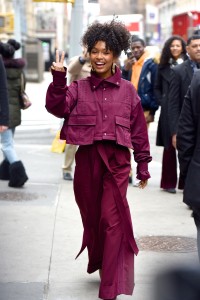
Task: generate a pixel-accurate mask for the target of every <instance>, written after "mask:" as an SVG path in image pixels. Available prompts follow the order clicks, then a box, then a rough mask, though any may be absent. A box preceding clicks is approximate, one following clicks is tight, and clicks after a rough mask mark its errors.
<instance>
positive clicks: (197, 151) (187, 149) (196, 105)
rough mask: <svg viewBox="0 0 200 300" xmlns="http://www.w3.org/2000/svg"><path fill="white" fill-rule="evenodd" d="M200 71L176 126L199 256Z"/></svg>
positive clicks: (182, 172) (193, 80)
mask: <svg viewBox="0 0 200 300" xmlns="http://www.w3.org/2000/svg"><path fill="white" fill-rule="evenodd" d="M199 91H200V70H198V71H196V72H195V73H194V76H193V79H192V81H191V86H190V87H189V89H188V92H187V94H186V96H185V98H184V103H183V107H182V110H181V114H180V118H179V122H178V129H177V150H178V158H179V164H180V177H181V178H182V180H183V182H184V184H185V186H184V192H183V201H184V202H185V203H186V204H187V205H189V206H190V207H191V208H192V210H193V217H194V222H195V224H196V227H197V246H198V254H199V259H200V93H199Z"/></svg>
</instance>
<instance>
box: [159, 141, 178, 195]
mask: <svg viewBox="0 0 200 300" xmlns="http://www.w3.org/2000/svg"><path fill="white" fill-rule="evenodd" d="M176 184H177V158H176V149H175V148H174V147H173V146H172V144H171V145H170V146H169V147H168V148H164V150H163V158H162V175H161V184H160V187H161V188H163V189H175V188H176Z"/></svg>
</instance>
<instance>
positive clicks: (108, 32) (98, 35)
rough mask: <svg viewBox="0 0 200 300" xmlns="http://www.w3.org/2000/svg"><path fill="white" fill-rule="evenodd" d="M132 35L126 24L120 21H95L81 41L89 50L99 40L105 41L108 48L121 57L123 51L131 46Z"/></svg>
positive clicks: (89, 50)
mask: <svg viewBox="0 0 200 300" xmlns="http://www.w3.org/2000/svg"><path fill="white" fill-rule="evenodd" d="M130 40H131V35H130V33H129V31H128V30H127V28H126V27H125V25H124V24H123V23H122V22H120V21H115V20H112V21H110V22H105V23H100V22H94V23H93V24H91V25H90V26H89V27H88V29H87V30H86V32H85V33H84V35H83V37H82V39H81V42H82V45H83V46H84V47H86V48H87V50H88V52H89V53H91V50H92V48H93V47H94V46H95V45H96V43H97V42H98V41H103V42H105V44H106V48H107V49H109V50H111V51H112V52H113V55H114V56H115V57H119V56H120V54H121V52H122V51H123V50H124V51H125V52H126V51H127V50H128V49H129V48H130Z"/></svg>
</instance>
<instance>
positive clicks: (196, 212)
mask: <svg viewBox="0 0 200 300" xmlns="http://www.w3.org/2000/svg"><path fill="white" fill-rule="evenodd" d="M192 210H193V217H194V222H195V225H196V228H197V249H198V256H199V261H200V208H197V207H193V208H192Z"/></svg>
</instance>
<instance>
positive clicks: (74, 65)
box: [67, 56, 91, 83]
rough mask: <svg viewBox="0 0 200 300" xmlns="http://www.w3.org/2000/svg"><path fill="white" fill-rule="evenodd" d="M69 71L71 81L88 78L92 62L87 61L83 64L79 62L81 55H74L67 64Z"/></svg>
mask: <svg viewBox="0 0 200 300" xmlns="http://www.w3.org/2000/svg"><path fill="white" fill-rule="evenodd" d="M67 71H68V73H69V77H70V78H69V83H71V82H72V81H74V80H79V79H81V78H86V77H87V76H90V71H91V64H90V62H88V61H86V62H85V63H84V64H83V65H82V64H81V63H80V62H79V56H74V57H72V58H71V60H70V61H69V63H68V65H67Z"/></svg>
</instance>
